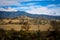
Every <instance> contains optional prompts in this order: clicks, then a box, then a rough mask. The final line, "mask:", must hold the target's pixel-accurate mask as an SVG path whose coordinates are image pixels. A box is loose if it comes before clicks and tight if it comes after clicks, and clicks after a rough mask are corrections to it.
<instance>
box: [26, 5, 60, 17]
mask: <svg viewBox="0 0 60 40" xmlns="http://www.w3.org/2000/svg"><path fill="white" fill-rule="evenodd" d="M49 7H51V8H49ZM29 8H30V9H29V10H26V12H28V13H31V14H46V15H54V16H60V7H57V6H56V5H49V6H48V7H47V6H45V7H43V6H40V7H35V6H33V7H32V6H31V7H29Z"/></svg>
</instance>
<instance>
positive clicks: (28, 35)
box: [0, 29, 60, 40]
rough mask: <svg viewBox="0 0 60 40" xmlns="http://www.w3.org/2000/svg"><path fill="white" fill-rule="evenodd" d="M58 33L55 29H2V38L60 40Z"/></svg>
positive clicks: (0, 31)
mask: <svg viewBox="0 0 60 40" xmlns="http://www.w3.org/2000/svg"><path fill="white" fill-rule="evenodd" d="M58 36H59V35H57V33H55V31H47V32H41V31H39V30H38V31H35V32H33V33H32V32H30V31H23V30H20V31H15V30H14V29H11V30H4V29H0V40H60V38H59V37H58Z"/></svg>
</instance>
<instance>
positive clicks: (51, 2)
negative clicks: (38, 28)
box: [0, 0, 60, 16]
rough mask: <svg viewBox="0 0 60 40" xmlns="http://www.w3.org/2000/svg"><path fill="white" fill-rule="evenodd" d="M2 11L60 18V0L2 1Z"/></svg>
mask: <svg viewBox="0 0 60 40" xmlns="http://www.w3.org/2000/svg"><path fill="white" fill-rule="evenodd" d="M0 11H9V12H10V11H14V12H15V11H25V12H27V13H30V14H46V15H54V16H60V1H59V0H0Z"/></svg>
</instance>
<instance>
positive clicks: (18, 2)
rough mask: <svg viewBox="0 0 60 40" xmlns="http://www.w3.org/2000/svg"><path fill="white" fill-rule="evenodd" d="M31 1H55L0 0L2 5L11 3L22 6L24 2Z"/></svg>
mask: <svg viewBox="0 0 60 40" xmlns="http://www.w3.org/2000/svg"><path fill="white" fill-rule="evenodd" d="M29 1H53V0H0V6H9V5H16V6H21V5H22V4H21V3H22V2H29ZM30 4H31V3H30ZM31 5H32V4H31Z"/></svg>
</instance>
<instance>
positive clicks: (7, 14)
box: [0, 11, 60, 19]
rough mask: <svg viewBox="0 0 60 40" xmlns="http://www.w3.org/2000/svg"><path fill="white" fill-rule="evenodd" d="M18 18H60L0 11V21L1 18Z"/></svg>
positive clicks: (58, 17) (57, 17)
mask: <svg viewBox="0 0 60 40" xmlns="http://www.w3.org/2000/svg"><path fill="white" fill-rule="evenodd" d="M18 16H28V17H33V18H38V17H43V18H48V19H50V18H51V19H60V16H51V15H42V14H40V15H39V14H30V13H26V12H24V11H16V12H6V11H0V19H1V18H16V17H18Z"/></svg>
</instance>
